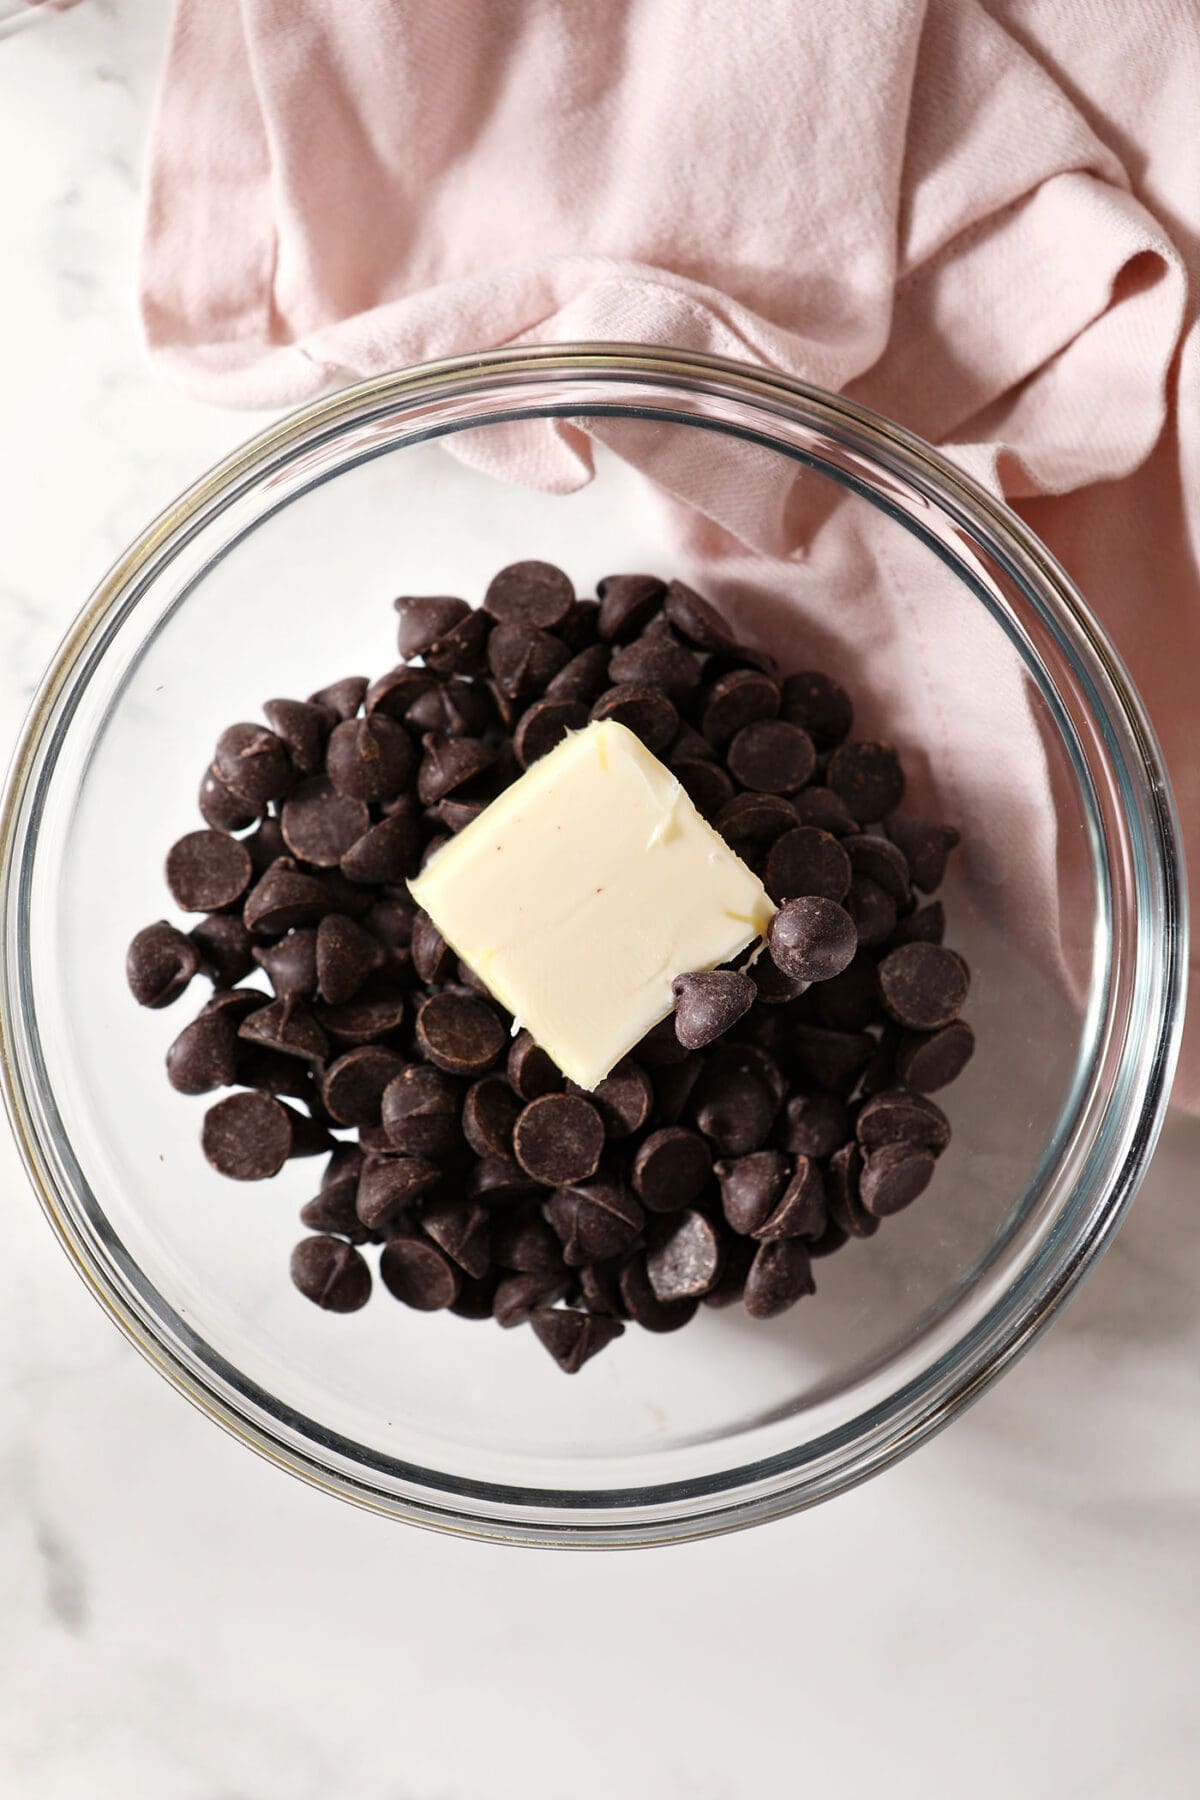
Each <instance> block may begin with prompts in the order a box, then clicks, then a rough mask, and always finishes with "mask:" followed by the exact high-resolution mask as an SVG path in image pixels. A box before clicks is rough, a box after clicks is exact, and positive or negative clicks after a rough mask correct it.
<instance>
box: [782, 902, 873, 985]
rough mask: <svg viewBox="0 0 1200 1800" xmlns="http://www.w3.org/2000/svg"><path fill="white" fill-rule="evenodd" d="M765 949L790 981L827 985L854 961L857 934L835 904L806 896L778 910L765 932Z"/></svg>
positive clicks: (841, 908) (841, 910) (848, 919)
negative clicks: (815, 982) (822, 982)
mask: <svg viewBox="0 0 1200 1800" xmlns="http://www.w3.org/2000/svg"><path fill="white" fill-rule="evenodd" d="M767 948H768V950H769V951H770V953H771V958H772V960H773V961H774V962H775V963H777V964H778V966H779V968H781V969H782V970H783V973H784V974H785V975H790V976H791V977H792V979H793V980H795V981H828V980H829V979H830V978H831V977H832V976H834V975H838V974H840V973H841V971H842V970H843V969H844V968H846V967H847V965H848V964H849V963H850V962H851V960H852V959H853V957H854V953H855V951H856V950H857V948H858V933H857V931H856V930H855V927H854V921H853V919H852V918H851V917H850V915H849V913H847V912H846V910H845V909H844V908H843V907H841V906H839V905H838V904H837V902H836V900H823V899H821V898H820V896H818V895H806V896H805V897H804V898H803V899H800V900H787V901H785V902H784V904H783V905H782V906H781V907H780V909H779V911H778V912H777V913H776V914H775V917H774V918H773V919H772V920H771V925H770V929H769V931H768V932H767Z"/></svg>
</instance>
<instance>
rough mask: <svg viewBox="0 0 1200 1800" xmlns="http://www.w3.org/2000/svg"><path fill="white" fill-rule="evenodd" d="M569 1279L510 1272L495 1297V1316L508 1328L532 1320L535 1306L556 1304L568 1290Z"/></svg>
mask: <svg viewBox="0 0 1200 1800" xmlns="http://www.w3.org/2000/svg"><path fill="white" fill-rule="evenodd" d="M569 1285H570V1284H569V1282H568V1281H567V1280H566V1279H565V1277H564V1276H562V1275H559V1274H555V1275H506V1276H505V1277H504V1279H503V1281H501V1282H500V1283H499V1284H498V1286H497V1288H496V1291H495V1294H494V1295H493V1296H492V1317H493V1318H494V1319H495V1321H496V1323H497V1325H499V1326H500V1327H501V1329H502V1330H504V1331H511V1329H512V1327H513V1326H514V1325H525V1324H527V1323H528V1320H529V1315H530V1314H531V1313H532V1312H533V1310H534V1308H535V1307H539V1306H553V1305H554V1303H555V1301H556V1300H561V1299H562V1297H563V1295H564V1294H565V1293H566V1292H567V1288H568V1286H569Z"/></svg>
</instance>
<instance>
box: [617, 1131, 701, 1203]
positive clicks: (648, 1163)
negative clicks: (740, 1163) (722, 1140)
mask: <svg viewBox="0 0 1200 1800" xmlns="http://www.w3.org/2000/svg"><path fill="white" fill-rule="evenodd" d="M712 1166H713V1165H712V1152H711V1151H710V1150H709V1147H708V1145H707V1144H706V1143H705V1142H704V1139H703V1138H702V1137H699V1136H697V1134H696V1133H695V1132H694V1131H688V1130H686V1129H685V1128H684V1127H683V1126H682V1125H666V1126H663V1127H662V1128H661V1129H660V1130H658V1131H652V1132H651V1133H650V1135H649V1137H647V1138H644V1139H643V1140H642V1142H641V1143H640V1144H639V1145H638V1150H637V1154H636V1156H635V1157H634V1159H633V1177H632V1179H633V1185H634V1187H635V1189H636V1190H637V1193H638V1196H639V1198H640V1199H641V1201H642V1203H643V1204H644V1205H645V1206H646V1207H648V1208H649V1210H650V1211H651V1212H655V1213H666V1212H678V1211H679V1210H680V1209H681V1208H683V1207H685V1206H690V1205H691V1204H692V1202H693V1201H694V1200H696V1199H698V1198H699V1196H700V1195H701V1194H702V1193H703V1191H704V1189H705V1187H706V1186H707V1184H708V1181H709V1178H710V1176H711V1175H712Z"/></svg>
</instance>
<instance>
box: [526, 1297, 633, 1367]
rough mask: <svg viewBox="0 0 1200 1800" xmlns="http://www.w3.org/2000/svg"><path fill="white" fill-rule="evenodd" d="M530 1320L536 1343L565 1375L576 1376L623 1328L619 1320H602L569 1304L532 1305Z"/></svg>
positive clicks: (617, 1336) (618, 1335)
mask: <svg viewBox="0 0 1200 1800" xmlns="http://www.w3.org/2000/svg"><path fill="white" fill-rule="evenodd" d="M529 1323H530V1324H531V1325H532V1327H533V1331H534V1336H535V1337H536V1338H537V1340H538V1343H539V1344H541V1345H542V1346H543V1347H544V1348H545V1349H546V1350H548V1351H549V1352H550V1354H551V1356H552V1357H553V1358H554V1360H555V1362H556V1363H557V1364H558V1366H559V1368H560V1369H562V1371H563V1372H564V1374H567V1375H578V1373H579V1371H580V1369H582V1367H583V1365H584V1363H585V1362H590V1360H591V1358H592V1357H593V1356H595V1355H597V1354H598V1352H599V1351H601V1350H603V1349H604V1348H605V1346H606V1345H608V1344H611V1343H612V1341H613V1339H614V1338H619V1337H620V1335H621V1333H622V1332H623V1331H624V1329H625V1327H624V1325H622V1323H621V1321H620V1319H604V1318H600V1317H598V1316H597V1315H596V1314H595V1313H589V1312H579V1311H578V1310H577V1309H576V1308H574V1307H568V1306H554V1307H548V1306H539V1307H535V1308H534V1310H533V1311H532V1312H531V1313H530V1315H529Z"/></svg>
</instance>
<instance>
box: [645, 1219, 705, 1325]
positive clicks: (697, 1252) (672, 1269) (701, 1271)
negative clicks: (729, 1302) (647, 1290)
mask: <svg viewBox="0 0 1200 1800" xmlns="http://www.w3.org/2000/svg"><path fill="white" fill-rule="evenodd" d="M720 1273H721V1241H720V1239H719V1238H718V1236H717V1232H716V1229H715V1227H714V1225H713V1222H712V1220H711V1219H709V1218H707V1217H706V1216H705V1214H704V1213H702V1212H694V1211H691V1210H688V1211H686V1212H680V1213H673V1214H672V1215H671V1217H670V1218H669V1219H666V1220H664V1221H663V1223H662V1224H661V1225H660V1226H659V1228H658V1231H657V1232H656V1233H655V1240H654V1242H653V1243H652V1244H651V1246H650V1248H649V1249H648V1250H647V1252H646V1276H647V1279H648V1280H649V1283H650V1286H651V1288H652V1289H653V1292H654V1298H655V1299H656V1300H658V1301H660V1302H661V1303H662V1304H663V1305H664V1306H670V1305H671V1304H673V1303H676V1302H678V1301H680V1300H698V1299H699V1298H700V1297H701V1296H702V1295H704V1294H707V1293H708V1292H709V1290H710V1289H711V1288H713V1287H715V1286H716V1283H717V1279H718V1277H719V1275H720Z"/></svg>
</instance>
